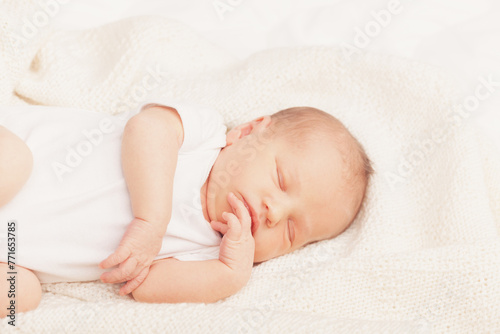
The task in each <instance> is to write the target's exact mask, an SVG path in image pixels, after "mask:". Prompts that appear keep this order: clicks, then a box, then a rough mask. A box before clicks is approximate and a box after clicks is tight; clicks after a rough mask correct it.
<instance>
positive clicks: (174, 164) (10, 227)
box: [0, 97, 373, 317]
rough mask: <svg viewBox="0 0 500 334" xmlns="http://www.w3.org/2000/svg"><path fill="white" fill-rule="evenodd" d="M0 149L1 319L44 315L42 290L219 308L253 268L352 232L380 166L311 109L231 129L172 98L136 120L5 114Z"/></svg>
mask: <svg viewBox="0 0 500 334" xmlns="http://www.w3.org/2000/svg"><path fill="white" fill-rule="evenodd" d="M0 143H1V146H0V185H1V187H0V222H1V224H0V227H1V230H0V241H1V251H0V275H2V277H3V278H2V279H1V280H0V307H1V310H0V316H1V317H5V316H7V315H11V314H12V312H13V311H12V310H13V308H15V312H24V311H29V310H32V309H34V308H36V307H37V306H38V304H39V302H40V299H41V285H40V283H54V282H77V281H93V280H98V279H100V280H101V281H102V282H105V283H124V282H126V283H125V284H124V285H123V286H122V287H121V288H120V291H119V293H120V294H121V295H127V294H129V293H131V294H132V296H133V298H134V299H135V300H137V301H140V302H148V303H178V302H203V303H210V302H215V301H218V300H221V299H223V298H226V297H228V296H231V295H233V294H235V293H236V292H238V291H239V290H240V289H241V288H242V287H243V286H244V285H245V284H246V283H247V282H248V280H249V278H250V275H251V271H252V267H253V265H254V264H255V263H260V262H263V261H266V260H269V259H272V258H275V257H277V256H281V255H284V254H287V253H290V252H293V251H294V250H296V249H299V248H301V247H304V246H305V245H307V244H310V243H312V242H315V241H319V240H325V239H330V238H334V237H336V236H338V235H339V234H341V233H342V232H343V231H345V230H346V229H347V228H348V227H349V225H350V224H351V223H352V222H353V220H354V219H355V218H356V216H357V214H358V212H359V210H360V207H361V204H362V202H363V200H364V198H365V193H366V188H367V184H368V180H369V177H370V175H371V174H372V172H373V170H372V167H371V163H370V160H369V159H368V157H367V155H366V153H365V151H364V149H363V147H362V145H361V144H360V143H359V142H358V141H357V140H356V139H355V138H354V137H353V136H352V135H351V133H350V132H349V131H348V130H347V129H346V127H344V126H343V125H342V123H341V122H340V121H338V120H337V119H336V118H335V117H333V116H331V115H330V114H328V113H326V112H323V111H321V110H318V109H315V108H311V107H295V108H289V109H285V110H281V111H279V112H277V113H275V114H272V115H265V116H261V117H258V118H256V119H254V120H252V121H249V122H246V123H244V124H241V125H238V126H236V127H234V128H232V129H231V130H230V131H229V132H227V133H226V127H225V126H224V122H223V118H222V116H221V115H220V114H218V113H217V112H215V111H214V110H212V109H210V108H206V107H204V106H200V105H196V104H192V103H186V102H183V101H178V102H173V101H171V100H166V99H165V98H161V97H158V98H152V99H148V100H147V102H146V103H143V104H141V105H140V106H139V107H138V108H137V109H136V113H135V114H134V115H132V116H131V117H127V118H120V116H110V115H104V114H102V113H97V112H94V111H89V110H83V109H75V108H64V107H48V106H16V107H1V108H0ZM7 245H8V247H7ZM9 265H14V267H11V266H9ZM13 268H15V269H13ZM12 272H14V274H12ZM6 278H7V279H6ZM9 279H10V281H9ZM12 281H15V286H14V285H12ZM13 287H15V288H14V289H13ZM12 305H14V306H12Z"/></svg>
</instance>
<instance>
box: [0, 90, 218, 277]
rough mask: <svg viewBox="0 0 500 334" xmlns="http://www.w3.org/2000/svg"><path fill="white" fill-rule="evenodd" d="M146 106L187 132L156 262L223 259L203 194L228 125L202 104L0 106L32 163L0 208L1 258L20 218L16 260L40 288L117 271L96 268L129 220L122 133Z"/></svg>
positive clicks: (0, 117)
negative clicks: (120, 109)
mask: <svg viewBox="0 0 500 334" xmlns="http://www.w3.org/2000/svg"><path fill="white" fill-rule="evenodd" d="M150 103H154V104H159V105H165V106H170V107H173V108H175V109H176V110H177V111H178V113H179V115H180V117H181V120H182V123H183V128H184V141H183V144H182V146H181V148H180V151H179V155H178V161H177V166H176V171H175V176H174V188H173V203H172V218H171V220H170V222H169V224H168V227H167V231H166V233H165V235H164V237H163V243H162V247H161V250H160V252H159V254H158V255H157V256H156V257H155V260H157V259H162V258H167V257H174V258H177V259H179V260H182V261H195V260H200V261H201V260H209V259H217V258H218V256H219V245H220V242H221V237H222V235H221V234H220V233H219V232H217V231H215V230H213V229H212V228H211V226H210V224H209V222H207V221H206V220H205V218H204V216H203V212H202V208H201V201H200V190H201V187H202V186H203V184H204V183H205V181H206V180H207V177H208V175H209V173H210V170H211V168H212V166H213V164H214V162H215V160H216V158H217V156H218V154H219V152H220V150H221V148H222V147H224V146H225V144H226V136H225V133H226V127H225V126H224V123H223V119H222V117H221V116H220V115H219V114H218V113H217V112H215V111H214V110H211V109H209V108H206V107H202V106H199V105H194V104H191V103H183V102H171V101H166V100H164V99H162V98H156V99H153V100H148V102H147V103H143V104H142V105H140V106H139V107H138V108H137V109H136V111H135V112H134V113H132V114H131V115H128V116H126V117H121V116H120V115H117V116H112V115H107V114H102V113H97V112H94V111H89V110H83V109H76V108H64V107H48V106H16V107H5V106H3V107H0V125H3V126H5V127H6V128H7V129H9V130H11V131H12V132H13V133H15V134H16V135H18V136H19V137H20V138H21V139H23V140H24V141H25V143H26V144H27V145H28V147H29V148H30V149H31V151H32V152H33V158H34V166H33V171H32V173H31V175H30V178H29V179H28V181H27V182H26V184H25V185H24V187H23V188H22V189H21V190H20V192H19V193H18V194H17V195H16V196H15V197H14V198H13V199H12V200H11V201H10V202H9V203H7V204H6V205H5V206H3V207H0V262H7V252H8V251H7V232H8V230H7V228H8V226H7V225H8V222H11V221H15V226H16V227H15V235H16V237H15V254H13V255H14V256H15V260H14V262H15V263H16V264H18V265H20V266H23V267H27V268H29V269H31V270H33V272H34V273H35V275H36V276H37V277H38V278H39V279H40V282H41V283H53V282H73V281H90V280H98V279H99V277H100V275H101V274H102V273H103V272H105V271H110V270H112V269H114V268H115V267H113V268H111V269H106V270H103V269H100V268H99V267H98V264H99V263H100V262H101V261H102V260H104V259H105V258H107V257H108V256H109V255H110V254H112V253H113V252H114V251H115V250H116V248H117V247H118V245H119V243H120V240H121V238H122V237H123V235H124V233H125V231H126V229H127V226H128V224H129V223H130V222H131V221H132V219H133V214H132V209H131V204H130V197H129V193H128V190H127V186H126V182H125V179H124V176H123V171H122V166H121V140H122V134H123V128H124V126H125V124H126V123H127V121H128V119H130V117H132V116H133V115H135V114H136V113H138V112H139V111H140V110H142V108H143V107H144V106H146V105H148V104H150ZM0 144H1V143H0ZM158 154H161V152H158ZM0 159H2V157H0ZM11 225H12V224H11ZM10 241H11V240H10Z"/></svg>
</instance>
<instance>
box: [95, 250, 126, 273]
mask: <svg viewBox="0 0 500 334" xmlns="http://www.w3.org/2000/svg"><path fill="white" fill-rule="evenodd" d="M129 256H130V250H129V249H128V248H126V247H120V246H118V249H117V250H116V251H115V252H114V253H113V254H111V255H110V256H108V257H107V258H106V259H105V260H103V261H102V262H101V263H99V268H101V269H108V268H111V267H113V266H116V265H117V264H119V263H122V262H123V261H125V260H126V259H127V258H128V257H129Z"/></svg>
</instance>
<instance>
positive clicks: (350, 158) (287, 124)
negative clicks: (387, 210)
mask: <svg viewBox="0 0 500 334" xmlns="http://www.w3.org/2000/svg"><path fill="white" fill-rule="evenodd" d="M226 142H227V146H226V147H224V148H223V149H222V150H221V152H220V154H219V156H218V157H217V160H216V161H215V164H214V166H213V168H212V171H211V172H210V176H209V179H208V181H207V202H206V203H207V211H208V215H209V217H210V219H212V220H218V221H221V222H224V220H223V219H222V213H223V212H224V211H228V212H231V211H232V210H231V207H230V205H229V203H228V202H227V195H228V193H229V192H233V193H234V194H235V195H236V197H238V198H239V199H240V200H242V201H243V203H245V205H246V206H247V207H248V208H249V211H250V215H251V217H252V235H253V237H254V240H255V256H254V262H262V261H265V260H269V259H271V258H274V257H277V256H280V255H283V254H287V253H290V252H292V251H294V250H296V249H298V248H301V247H302V246H304V245H307V244H309V243H311V242H314V241H319V240H324V239H330V238H333V237H336V236H337V235H339V234H341V233H342V232H343V231H344V230H346V229H347V227H349V225H350V224H351V223H352V221H353V220H354V219H355V218H356V216H357V214H358V212H359V209H360V207H361V204H362V202H363V199H364V197H365V193H366V188H367V184H368V180H369V177H370V175H371V174H372V172H373V170H372V167H371V162H370V160H369V159H368V157H367V156H366V154H365V151H364V149H363V147H362V145H361V144H360V143H359V142H358V141H357V140H356V139H355V138H354V137H353V136H352V135H351V133H350V132H349V131H348V130H347V129H346V128H345V127H344V126H343V125H342V123H341V122H340V121H338V120H337V119H336V118H335V117H333V116H331V115H330V114H328V113H325V112H323V111H321V110H318V109H315V108H310V107H296V108H289V109H285V110H282V111H280V112H277V113H275V114H273V115H270V116H262V117H259V118H257V119H255V120H253V121H250V122H247V123H244V124H241V125H238V126H236V127H234V128H233V129H231V130H230V131H229V132H228V133H227V135H226Z"/></svg>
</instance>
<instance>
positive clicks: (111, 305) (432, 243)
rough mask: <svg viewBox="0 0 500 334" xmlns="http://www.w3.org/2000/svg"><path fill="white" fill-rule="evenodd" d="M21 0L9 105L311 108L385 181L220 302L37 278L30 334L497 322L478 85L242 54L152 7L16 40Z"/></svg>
mask: <svg viewBox="0 0 500 334" xmlns="http://www.w3.org/2000/svg"><path fill="white" fill-rule="evenodd" d="M24 3H25V2H24V1H19V0H10V1H7V0H4V2H3V6H4V8H2V9H1V10H0V13H1V14H0V15H2V17H3V22H2V25H1V27H2V32H1V35H0V39H1V41H0V42H1V44H0V45H1V52H2V53H1V56H0V68H1V69H2V70H1V71H0V75H1V76H2V77H0V96H2V98H3V100H2V102H3V103H5V104H7V103H12V104H14V103H17V104H22V103H36V104H43V105H59V106H73V107H79V108H85V109H90V110H99V111H100V112H102V113H105V114H121V113H126V112H128V111H129V110H133V108H134V107H135V106H137V105H138V104H139V103H141V102H142V100H143V98H144V97H145V96H146V95H147V93H150V92H153V91H154V92H155V93H159V94H162V95H163V96H166V97H172V98H175V99H187V100H190V101H196V102H199V103H201V104H203V105H208V106H211V107H213V108H215V109H216V110H218V111H219V112H220V113H221V114H222V115H223V117H224V121H225V123H226V125H227V126H229V127H232V126H234V125H236V124H239V123H241V122H244V121H248V120H251V119H253V118H254V117H257V116H259V115H262V114H271V113H273V112H275V111H278V110H280V109H283V108H287V107H292V106H305V105H308V106H313V107H316V108H319V109H323V110H325V111H327V112H329V113H331V114H333V115H334V116H336V117H338V118H339V119H340V120H341V121H342V122H343V123H344V124H345V125H346V126H347V127H348V129H349V130H350V131H351V132H352V133H353V134H354V136H356V137H357V138H358V139H359V141H360V142H361V143H362V144H363V145H364V147H365V149H366V151H367V154H368V155H369V157H370V159H371V160H372V161H373V162H374V169H375V170H376V174H375V175H374V177H373V179H372V181H371V183H370V185H369V188H368V192H367V198H366V202H365V203H364V205H363V207H362V210H361V212H360V213H359V215H358V217H357V219H356V220H355V221H354V223H353V224H352V226H351V227H350V228H349V229H347V230H346V231H345V233H343V234H341V235H340V236H338V237H337V238H335V239H332V240H326V241H321V242H317V243H314V244H311V245H309V246H306V247H304V248H302V249H300V250H297V251H295V252H293V253H290V254H287V255H285V256H281V257H278V258H276V259H272V260H270V261H267V262H264V263H262V264H259V265H257V266H255V267H254V269H253V271H252V276H251V278H250V281H249V282H248V284H247V285H246V286H245V287H244V288H243V289H242V290H240V291H239V292H238V293H236V294H235V295H233V296H231V297H228V298H227V299H225V300H222V301H219V302H217V303H214V304H206V305H205V304H189V303H186V304H161V305H160V304H143V303H137V302H135V301H133V300H132V298H131V297H130V296H123V297H120V296H118V295H117V291H118V290H119V288H120V287H121V284H116V285H109V284H103V283H100V282H95V283H93V282H91V283H58V284H44V285H43V291H44V294H43V297H42V301H41V304H40V306H39V307H38V309H36V310H35V311H33V312H31V313H26V314H18V315H17V319H18V328H20V329H22V332H25V333H31V332H36V333H56V332H80V333H85V332H100V333H109V332H115V333H127V332H162V333H163V332H169V333H186V332H189V333H195V332H199V333H206V332H217V333H220V332H224V333H238V332H241V333H287V332H298V333H303V332H310V333H322V332H325V333H334V332H335V333H340V332H344V333H353V332H356V331H358V332H373V333H380V332H389V333H429V332H431V333H443V332H446V333H448V332H466V333H480V332H499V331H500V317H499V314H500V303H499V300H500V242H499V224H500V223H499V221H500V173H498V171H499V170H500V161H499V160H500V159H499V154H498V152H495V150H494V149H493V148H492V147H491V145H490V143H489V142H488V141H487V140H486V139H485V138H484V137H483V135H482V134H481V133H478V132H477V131H476V129H475V128H473V127H472V126H471V124H470V122H469V121H468V118H467V117H468V116H467V113H461V112H460V111H461V110H465V109H464V108H463V107H462V106H461V105H462V104H463V102H464V101H468V100H466V98H467V97H470V96H474V95H473V94H474V92H459V91H458V90H457V89H456V85H455V83H454V82H455V81H456V79H455V78H453V77H449V76H448V74H444V73H443V72H441V71H440V70H438V69H436V68H434V67H431V66H428V65H425V64H422V63H419V62H414V61H412V60H407V59H400V58H397V57H391V56H384V55H374V54H357V53H356V54H354V55H352V56H351V57H346V55H345V53H344V52H343V50H342V49H338V48H335V47H304V48H278V49H273V50H268V51H263V52H259V53H257V54H254V55H253V56H251V57H249V58H248V59H246V60H243V61H238V60H236V59H234V58H233V57H231V56H229V55H227V54H226V53H225V52H224V51H222V50H220V49H218V48H216V47H215V46H213V45H211V44H210V43H208V42H206V41H205V40H203V39H202V38H201V37H199V36H197V35H196V34H194V33H193V32H192V31H191V30H190V29H188V28H187V27H185V26H184V25H181V24H179V23H177V22H176V21H174V20H171V19H166V18H159V17H153V16H148V17H136V18H129V19H125V20H122V21H118V22H115V23H111V24H108V25H105V26H102V27H97V28H95V29H91V30H85V31H75V32H53V33H50V34H49V33H45V32H40V33H39V34H38V35H37V36H36V37H33V38H32V39H30V40H29V42H27V43H26V44H24V46H23V44H21V45H20V46H18V47H17V48H9V47H8V45H9V44H8V43H14V42H15V38H13V37H12V33H11V34H10V35H9V31H14V32H16V31H18V30H16V29H18V28H17V23H16V22H22V20H21V19H20V18H22V17H24V16H26V15H31V14H27V13H25V12H23V11H22V9H23V8H24V7H23V4H24ZM6 11H8V13H9V15H6V14H5V13H6ZM9 36H10V38H9ZM12 50H16V51H15V53H13V52H14V51H12ZM478 84H479V82H478ZM20 247H22V245H20ZM7 320H8V319H7ZM7 320H3V321H2V322H0V326H2V327H0V328H1V329H2V330H7V329H8V328H9V326H8V325H7Z"/></svg>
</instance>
